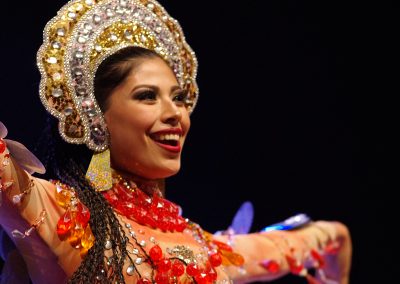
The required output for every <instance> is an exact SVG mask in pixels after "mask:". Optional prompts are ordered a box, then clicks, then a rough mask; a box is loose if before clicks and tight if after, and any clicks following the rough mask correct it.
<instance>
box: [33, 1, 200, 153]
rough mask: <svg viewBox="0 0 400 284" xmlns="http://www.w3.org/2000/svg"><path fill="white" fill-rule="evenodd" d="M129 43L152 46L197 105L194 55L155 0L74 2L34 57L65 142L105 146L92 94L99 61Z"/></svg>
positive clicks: (60, 14) (103, 127)
mask: <svg viewBox="0 0 400 284" xmlns="http://www.w3.org/2000/svg"><path fill="white" fill-rule="evenodd" d="M128 46H138V47H142V48H146V49H150V50H153V51H154V52H156V53H157V54H158V55H160V56H161V57H162V58H164V60H165V61H166V62H167V63H168V64H169V65H170V67H171V68H172V70H173V71H174V73H175V76H176V78H177V80H178V82H179V84H180V85H181V87H182V88H184V89H185V90H187V91H188V99H187V102H186V103H187V105H188V108H189V111H192V110H193V108H194V107H195V105H196V102H197V97H198V88H197V83H196V72H197V60H196V56H195V54H194V53H193V51H192V50H191V48H190V47H189V45H188V44H187V43H186V41H185V38H184V35H183V32H182V29H181V27H180V25H179V24H178V22H177V21H176V20H175V19H173V18H171V17H170V16H169V15H168V13H167V12H166V11H165V10H164V8H163V7H162V6H161V5H160V4H159V3H158V2H156V1H153V0H152V1H148V0H73V1H69V2H68V3H67V4H66V5H65V6H64V7H62V8H61V10H60V11H59V12H58V14H57V16H56V17H54V18H53V19H52V20H51V21H50V22H49V23H48V24H47V25H46V27H45V30H44V43H43V45H42V46H41V47H40V49H39V51H38V55H37V63H38V66H39V70H40V73H41V76H42V78H41V81H40V98H41V101H42V103H43V104H44V106H45V107H46V109H47V110H48V111H49V112H50V113H51V114H52V115H54V116H55V117H57V118H58V119H59V131H60V133H61V136H62V137H63V139H64V140H65V141H67V142H69V143H74V144H86V145H87V146H88V147H89V148H90V149H92V150H94V151H95V152H102V151H104V150H105V149H107V148H108V145H109V137H108V136H109V134H108V131H107V127H106V124H105V121H104V117H103V114H102V112H101V110H100V108H99V106H98V104H97V102H96V100H95V97H94V93H93V92H94V87H93V82H94V76H95V73H96V70H97V68H98V66H99V65H100V63H101V62H102V61H103V60H104V59H106V58H107V57H109V56H110V55H112V54H114V53H115V52H117V51H118V50H121V49H123V48H125V47H128Z"/></svg>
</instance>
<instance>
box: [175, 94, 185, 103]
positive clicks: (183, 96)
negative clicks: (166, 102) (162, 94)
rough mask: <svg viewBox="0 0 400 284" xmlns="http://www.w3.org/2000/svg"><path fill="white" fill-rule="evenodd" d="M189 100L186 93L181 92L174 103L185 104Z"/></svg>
mask: <svg viewBox="0 0 400 284" xmlns="http://www.w3.org/2000/svg"><path fill="white" fill-rule="evenodd" d="M186 98H187V95H186V92H181V93H179V94H177V95H175V96H174V101H175V102H179V103H185V101H186Z"/></svg>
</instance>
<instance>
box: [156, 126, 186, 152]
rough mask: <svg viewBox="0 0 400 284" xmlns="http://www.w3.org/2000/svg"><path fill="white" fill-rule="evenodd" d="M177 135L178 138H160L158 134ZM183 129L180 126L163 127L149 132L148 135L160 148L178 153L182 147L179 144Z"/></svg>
mask: <svg viewBox="0 0 400 284" xmlns="http://www.w3.org/2000/svg"><path fill="white" fill-rule="evenodd" d="M171 134H173V135H179V139H178V140H166V139H162V140H161V139H160V135H171ZM182 134H183V131H182V129H180V128H168V129H163V130H160V131H157V132H154V133H152V134H150V137H151V138H152V140H153V141H154V142H155V143H156V144H157V145H158V146H160V147H161V148H163V149H165V150H167V151H169V152H173V153H179V152H180V151H181V149H182V147H181V145H180V138H181V137H182Z"/></svg>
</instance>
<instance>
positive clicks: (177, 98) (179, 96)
mask: <svg viewBox="0 0 400 284" xmlns="http://www.w3.org/2000/svg"><path fill="white" fill-rule="evenodd" d="M133 98H134V99H135V100H138V101H147V102H153V101H156V100H157V98H158V93H157V92H155V91H154V90H143V91H140V92H138V93H136V94H134V95H133ZM186 99H187V92H186V91H183V90H182V91H178V92H176V93H175V94H173V97H172V100H173V101H174V102H175V103H177V104H185V102H186Z"/></svg>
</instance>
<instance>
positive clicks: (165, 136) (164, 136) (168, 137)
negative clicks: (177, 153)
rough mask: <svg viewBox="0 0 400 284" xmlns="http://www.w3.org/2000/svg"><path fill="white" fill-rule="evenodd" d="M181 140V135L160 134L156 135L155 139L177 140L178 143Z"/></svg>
mask: <svg viewBox="0 0 400 284" xmlns="http://www.w3.org/2000/svg"><path fill="white" fill-rule="evenodd" d="M179 138H180V136H179V134H159V135H155V136H154V139H156V140H175V141H178V140H179Z"/></svg>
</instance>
